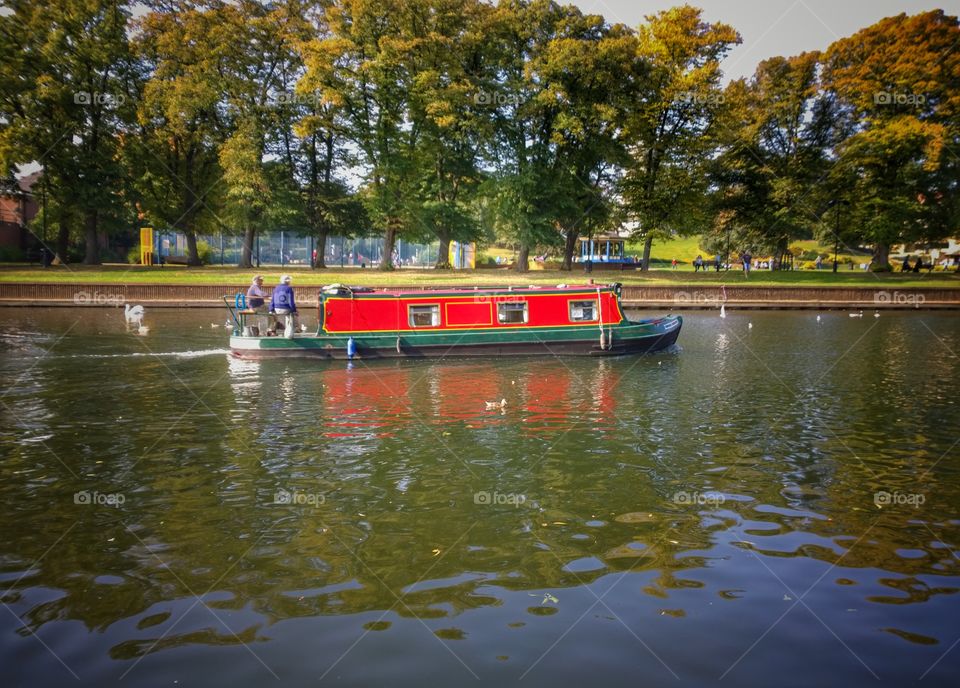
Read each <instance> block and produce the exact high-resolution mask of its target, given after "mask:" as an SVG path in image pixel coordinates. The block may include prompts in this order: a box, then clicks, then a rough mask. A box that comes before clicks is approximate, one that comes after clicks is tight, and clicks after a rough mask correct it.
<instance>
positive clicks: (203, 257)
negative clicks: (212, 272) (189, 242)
mask: <svg viewBox="0 0 960 688" xmlns="http://www.w3.org/2000/svg"><path fill="white" fill-rule="evenodd" d="M197 255H198V256H199V257H200V264H201V265H210V263H212V262H213V247H212V246H210V244H208V243H207V242H206V241H198V242H197Z"/></svg>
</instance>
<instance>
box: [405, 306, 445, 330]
mask: <svg viewBox="0 0 960 688" xmlns="http://www.w3.org/2000/svg"><path fill="white" fill-rule="evenodd" d="M407 321H408V322H409V323H410V327H439V326H440V306H437V305H432V306H408V307H407Z"/></svg>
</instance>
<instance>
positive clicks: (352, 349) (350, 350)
mask: <svg viewBox="0 0 960 688" xmlns="http://www.w3.org/2000/svg"><path fill="white" fill-rule="evenodd" d="M356 355H357V343H356V342H355V341H353V337H350V338H349V339H348V340H347V358H353V357H354V356H356Z"/></svg>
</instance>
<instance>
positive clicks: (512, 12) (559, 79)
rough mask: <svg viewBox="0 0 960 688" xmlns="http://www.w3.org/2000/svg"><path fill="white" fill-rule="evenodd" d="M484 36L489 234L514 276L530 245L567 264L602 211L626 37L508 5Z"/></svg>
mask: <svg viewBox="0 0 960 688" xmlns="http://www.w3.org/2000/svg"><path fill="white" fill-rule="evenodd" d="M487 33H488V35H490V37H491V41H494V42H495V45H496V46H497V53H496V60H497V62H498V64H499V68H498V69H497V70H496V72H495V73H494V75H493V76H494V78H492V79H490V80H489V81H488V82H487V83H486V84H485V89H486V90H485V92H484V93H483V94H482V95H484V96H485V97H486V98H485V100H484V101H480V102H479V105H484V106H486V107H489V108H490V111H491V114H492V121H493V145H492V150H491V152H490V157H491V163H492V164H493V166H494V179H493V180H492V181H491V182H489V183H488V184H487V185H486V189H487V193H489V194H491V195H492V198H493V201H492V203H491V204H490V205H491V207H492V208H493V209H494V210H495V216H496V221H495V226H496V227H497V231H498V233H499V235H500V236H501V237H502V238H504V239H506V240H508V241H512V242H514V243H516V244H517V246H518V248H519V250H518V258H517V261H516V264H515V269H516V270H518V271H521V272H523V271H526V270H527V269H528V267H529V266H528V257H529V253H530V250H531V249H532V248H534V247H536V246H561V245H564V249H565V250H564V253H565V255H566V256H568V260H567V265H569V255H570V254H572V250H573V248H572V246H573V245H574V244H575V242H576V237H577V235H579V233H580V231H581V230H582V229H584V228H588V227H589V226H591V224H592V223H596V222H598V221H602V219H603V218H604V216H605V214H606V213H607V211H608V207H607V205H606V202H605V200H604V197H603V193H604V182H605V181H606V179H607V173H608V168H609V166H611V165H612V161H611V158H615V149H616V145H617V143H616V138H617V128H618V125H617V122H618V117H617V111H616V104H615V103H616V101H615V100H613V98H614V95H613V94H614V93H618V92H619V91H617V87H614V86H613V85H612V83H611V77H612V74H611V72H612V70H617V69H619V70H623V68H624V64H623V62H624V58H625V57H629V50H625V46H628V45H629V40H630V39H629V36H628V33H629V32H628V31H627V30H626V29H624V28H623V27H614V28H610V27H607V26H606V25H605V23H604V21H603V18H602V17H599V16H597V15H584V14H582V13H581V12H580V11H579V10H578V9H577V8H576V7H573V6H564V5H559V4H557V3H554V2H550V1H547V0H536V1H534V2H528V1H525V0H513V1H510V2H502V3H500V4H499V5H498V6H497V9H496V13H495V14H494V15H493V19H492V23H491V27H490V29H489V30H488V31H487ZM606 39H609V40H608V41H607V42H605V40H606ZM577 70H582V73H580V74H575V73H574V72H575V71H577ZM564 237H566V241H564ZM570 237H572V240H571V239H570Z"/></svg>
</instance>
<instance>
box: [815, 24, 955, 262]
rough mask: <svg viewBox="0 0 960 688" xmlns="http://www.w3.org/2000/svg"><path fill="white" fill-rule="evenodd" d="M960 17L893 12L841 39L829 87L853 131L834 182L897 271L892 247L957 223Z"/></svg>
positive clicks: (855, 222)
mask: <svg viewBox="0 0 960 688" xmlns="http://www.w3.org/2000/svg"><path fill="white" fill-rule="evenodd" d="M958 41H960V25H958V22H957V18H956V17H952V16H948V15H946V14H945V13H944V12H943V11H942V10H934V11H930V12H926V13H923V14H918V15H914V16H907V15H905V14H900V15H898V16H896V17H888V18H886V19H883V20H881V21H879V22H877V23H876V24H874V25H872V26H870V27H867V28H866V29H863V30H861V31H858V32H857V33H856V34H854V35H853V36H850V37H849V38H844V39H841V40H839V41H837V42H835V43H834V44H833V45H831V46H830V48H829V49H828V51H827V53H826V56H825V58H824V74H823V82H824V88H825V89H826V90H827V91H828V93H829V94H830V95H831V96H832V97H834V98H836V100H837V106H838V108H839V111H840V113H841V115H842V117H843V127H844V138H843V140H842V141H841V142H840V143H839V144H838V146H837V148H836V151H835V152H836V156H837V162H836V165H835V170H834V173H833V174H832V175H831V183H832V184H833V185H834V187H835V188H837V189H838V190H840V191H841V192H843V193H844V194H845V195H846V197H847V198H849V199H850V200H851V201H852V203H853V205H852V208H851V213H850V221H851V224H852V226H853V227H856V228H857V232H856V233H857V235H858V236H859V238H860V239H861V240H862V241H865V242H869V243H872V244H873V245H874V255H873V261H872V267H873V269H879V270H885V269H889V260H888V255H889V249H890V245H891V244H893V243H897V242H913V241H930V240H935V239H939V238H942V237H944V236H947V234H949V233H950V232H951V231H953V230H955V228H956V226H957V222H958V220H960V217H958V215H957V203H956V200H955V199H956V196H957V191H958V189H957V184H958V181H957V180H958V179H960V165H958V157H957V152H958V151H960V145H958V144H960V88H958V86H960V54H958V53H957V51H956V50H955V49H954V48H955V46H956V45H957V43H958Z"/></svg>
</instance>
